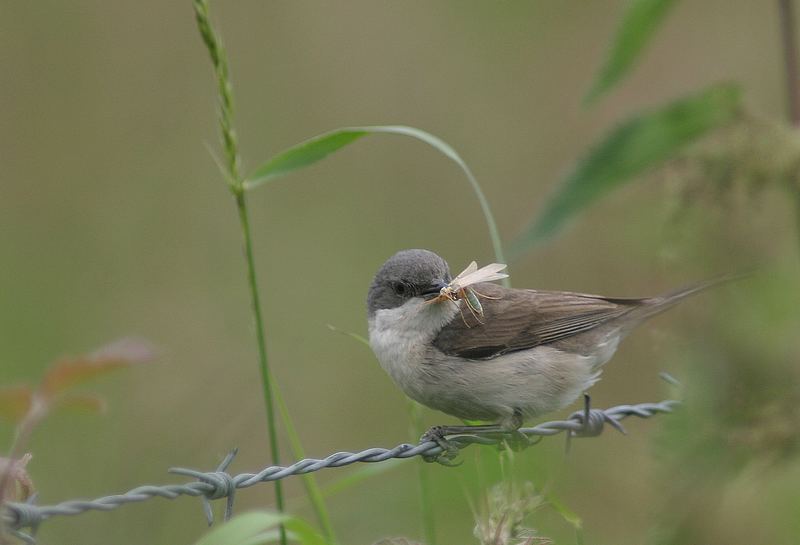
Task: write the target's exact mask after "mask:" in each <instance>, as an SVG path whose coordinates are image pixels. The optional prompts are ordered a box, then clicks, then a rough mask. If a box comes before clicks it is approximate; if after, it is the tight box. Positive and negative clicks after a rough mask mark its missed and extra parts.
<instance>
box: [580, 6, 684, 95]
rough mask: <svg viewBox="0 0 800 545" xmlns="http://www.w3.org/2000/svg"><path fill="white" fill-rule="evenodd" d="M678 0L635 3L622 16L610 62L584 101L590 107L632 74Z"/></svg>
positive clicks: (610, 52) (602, 69)
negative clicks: (634, 65)
mask: <svg viewBox="0 0 800 545" xmlns="http://www.w3.org/2000/svg"><path fill="white" fill-rule="evenodd" d="M673 5H675V0H631V1H630V2H629V4H628V6H627V8H626V9H625V13H624V14H623V16H622V22H621V23H620V26H619V28H618V29H617V33H616V35H615V36H614V43H613V44H612V45H611V49H610V50H609V52H608V58H607V59H606V61H605V64H604V65H603V67H602V68H601V69H600V71H599V72H598V74H597V77H596V78H595V80H594V83H593V84H592V88H591V89H590V90H589V92H588V93H586V96H585V97H584V98H583V105H584V106H588V105H589V104H591V103H592V102H594V101H595V100H597V99H598V98H599V97H600V96H602V95H604V94H605V93H607V92H608V91H609V90H610V89H611V88H612V87H614V85H616V84H617V83H619V82H620V80H622V78H624V77H625V75H626V74H627V73H628V71H629V70H630V69H631V67H632V66H633V64H634V63H635V61H636V59H637V58H638V56H639V55H640V54H641V52H642V50H643V49H644V47H645V46H646V45H647V43H648V42H649V41H650V40H651V39H652V37H653V36H654V35H655V32H656V30H657V29H658V27H659V25H660V24H661V23H662V22H663V21H664V18H665V17H666V15H667V13H668V12H669V10H670V8H671V7H672V6H673Z"/></svg>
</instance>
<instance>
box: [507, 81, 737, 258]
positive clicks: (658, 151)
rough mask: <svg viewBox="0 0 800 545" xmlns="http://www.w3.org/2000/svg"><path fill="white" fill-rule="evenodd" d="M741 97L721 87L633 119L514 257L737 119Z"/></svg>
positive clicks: (547, 211) (561, 194)
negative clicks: (606, 197) (695, 142)
mask: <svg viewBox="0 0 800 545" xmlns="http://www.w3.org/2000/svg"><path fill="white" fill-rule="evenodd" d="M740 99H741V93H740V91H739V88H738V87H737V86H735V85H730V84H729V85H717V86H713V87H711V88H709V89H706V90H705V91H703V92H701V93H699V94H696V95H692V96H689V97H688V98H682V99H679V100H676V101H674V102H671V103H669V104H667V105H666V106H664V107H662V108H660V109H658V110H655V111H651V112H649V113H644V114H640V115H637V116H635V117H633V118H632V119H629V120H628V121H626V122H624V123H623V124H622V125H620V126H619V127H617V128H616V129H614V130H612V131H611V133H610V134H608V135H607V136H606V137H605V138H603V140H601V141H600V142H599V143H598V144H597V145H596V146H595V147H594V148H593V149H591V150H590V151H589V153H587V154H586V155H585V156H584V157H583V158H582V159H581V160H580V161H579V162H578V164H577V166H576V168H575V169H574V171H573V172H572V173H571V174H570V175H568V176H567V178H566V179H565V180H564V181H563V183H561V185H560V186H559V187H558V189H556V192H555V194H554V195H553V196H552V197H551V198H550V199H549V201H548V202H547V203H546V204H545V206H544V209H543V210H542V211H541V212H540V213H539V214H538V216H537V217H536V218H535V219H534V221H533V222H532V223H531V224H530V226H529V227H528V228H527V229H526V230H525V231H524V232H523V233H522V234H521V235H520V236H519V237H517V239H516V240H515V241H514V243H513V244H512V250H511V253H512V256H513V257H518V256H519V255H520V254H521V253H522V252H523V251H525V250H526V249H528V248H530V247H532V246H534V245H535V244H537V243H539V242H541V241H542V240H543V239H545V238H547V237H549V236H551V235H553V234H555V233H556V232H557V231H558V230H559V229H561V228H562V227H563V226H564V225H565V224H566V223H567V222H568V220H571V219H572V218H574V217H575V216H576V215H577V214H578V213H579V212H581V211H582V210H583V209H584V208H586V207H587V206H589V205H590V204H592V203H593V202H595V201H596V200H598V199H599V198H600V197H602V196H604V195H606V194H607V193H610V192H611V191H612V190H614V189H616V188H618V187H620V186H622V185H623V184H625V183H627V182H629V181H631V180H632V179H633V178H634V177H635V176H637V175H639V174H642V173H643V172H645V171H646V170H648V169H650V168H652V167H655V166H657V165H658V164H660V163H662V162H663V161H665V160H667V159H669V158H670V157H672V156H673V155H674V154H675V153H676V152H678V151H679V150H681V149H682V148H684V147H685V146H687V145H688V144H690V143H691V142H693V141H694V140H696V139H697V138H699V137H700V136H703V135H704V134H706V133H707V132H709V131H710V130H712V129H714V128H716V127H720V126H722V125H724V124H726V123H728V122H730V121H732V120H733V119H735V118H736V116H737V115H738V113H739V111H740V101H741V100H740Z"/></svg>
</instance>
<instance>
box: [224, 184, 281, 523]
mask: <svg viewBox="0 0 800 545" xmlns="http://www.w3.org/2000/svg"><path fill="white" fill-rule="evenodd" d="M235 196H236V207H237V209H238V210H239V221H240V223H241V226H242V236H243V238H244V255H245V260H246V261H247V282H248V284H249V286H250V299H251V301H252V309H253V320H254V321H255V328H256V344H257V345H258V364H259V368H260V369H261V385H262V391H263V394H264V405H265V406H266V411H267V433H268V436H269V450H270V457H271V458H272V464H273V465H280V450H279V448H278V429H277V425H276V418H275V402H274V400H273V387H272V376H271V374H270V372H269V360H268V359H267V340H266V337H265V336H264V318H263V315H262V312H261V298H260V297H259V293H258V280H257V278H256V264H255V257H254V255H253V237H252V236H251V235H250V219H249V216H248V213H247V200H246V197H245V193H244V190H242V191H239V192H237V193H236V194H235ZM275 503H276V505H277V508H278V511H283V507H284V502H283V488H282V485H281V482H280V481H275ZM282 533H283V532H282ZM284 537H285V536H284Z"/></svg>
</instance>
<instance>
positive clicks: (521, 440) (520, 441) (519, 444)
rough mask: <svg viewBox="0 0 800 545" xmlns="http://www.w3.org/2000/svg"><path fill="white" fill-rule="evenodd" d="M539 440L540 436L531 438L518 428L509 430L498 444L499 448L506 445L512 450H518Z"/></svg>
mask: <svg viewBox="0 0 800 545" xmlns="http://www.w3.org/2000/svg"><path fill="white" fill-rule="evenodd" d="M541 440H542V438H541V437H537V438H535V439H533V438H531V437H529V436H528V435H525V434H524V433H522V432H521V431H519V430H511V431H508V432H507V433H506V436H505V438H504V439H503V440H502V441H501V442H500V443H498V446H499V447H500V448H503V447H507V448H509V449H510V450H512V451H514V452H520V451H522V450H525V449H526V448H528V447H531V446H533V445H535V444H536V443H538V442H539V441H541Z"/></svg>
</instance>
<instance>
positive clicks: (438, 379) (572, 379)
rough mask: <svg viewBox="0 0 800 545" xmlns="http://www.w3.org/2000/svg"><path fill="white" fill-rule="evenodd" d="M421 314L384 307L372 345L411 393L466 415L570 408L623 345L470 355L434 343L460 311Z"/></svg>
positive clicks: (373, 327)
mask: <svg viewBox="0 0 800 545" xmlns="http://www.w3.org/2000/svg"><path fill="white" fill-rule="evenodd" d="M411 316H413V317H414V318H417V319H410V318H411ZM419 318H420V315H419V309H412V308H409V309H405V307H400V308H398V309H392V310H382V311H378V312H377V313H376V315H375V316H374V317H373V319H371V320H370V324H369V331H370V345H371V346H372V349H373V351H374V352H375V355H376V356H377V358H378V361H379V362H380V364H381V366H382V367H383V368H384V369H385V370H386V372H387V373H388V374H389V376H391V377H392V379H393V380H394V381H395V383H397V385H398V386H400V388H401V389H402V390H403V391H404V392H405V393H406V395H408V396H409V397H411V398H412V399H414V400H416V401H418V402H420V403H422V404H423V405H426V406H428V407H430V408H433V409H437V410H440V411H442V412H444V413H447V414H450V415H453V416H456V417H459V418H463V419H470V420H489V421H498V420H506V419H509V418H510V417H511V416H512V415H514V414H515V413H519V414H521V415H522V416H523V418H525V419H531V418H535V417H537V416H540V415H542V414H545V413H548V412H552V411H556V410H559V409H562V408H564V407H566V406H567V405H569V404H570V403H572V402H573V401H575V399H576V398H578V397H579V396H580V395H581V393H582V392H584V391H585V390H586V389H588V388H589V387H590V386H592V384H594V383H595V382H596V381H597V380H598V377H599V370H598V369H599V365H600V364H602V363H604V362H605V360H607V359H608V358H610V357H611V354H613V352H614V349H616V342H614V343H613V346H609V347H607V350H605V351H604V352H607V353H604V354H602V355H600V354H598V355H597V356H594V357H593V356H582V355H578V354H572V353H568V352H563V351H560V350H557V349H555V348H552V347H550V346H539V347H536V348H533V349H530V350H525V351H519V352H513V353H510V354H506V355H503V356H499V357H497V358H493V359H489V360H466V359H462V358H456V357H449V356H445V355H443V354H442V353H441V352H439V351H438V350H437V349H435V348H433V347H432V346H431V341H432V338H433V336H434V332H438V330H439V328H440V327H441V323H446V322H447V321H449V319H450V318H452V314H451V315H447V314H445V313H442V315H435V316H432V317H431V321H432V323H422V321H421V320H419ZM437 323H438V324H439V325H438V327H436V324H437ZM601 358H602V359H603V361H598V360H599V359H601Z"/></svg>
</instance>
